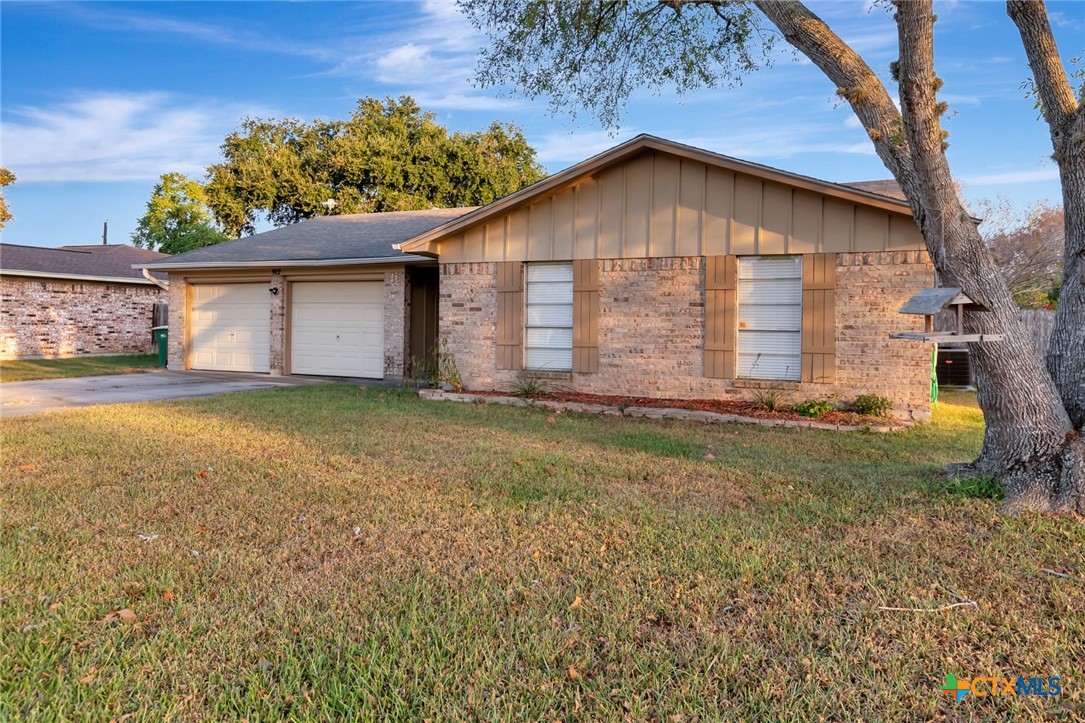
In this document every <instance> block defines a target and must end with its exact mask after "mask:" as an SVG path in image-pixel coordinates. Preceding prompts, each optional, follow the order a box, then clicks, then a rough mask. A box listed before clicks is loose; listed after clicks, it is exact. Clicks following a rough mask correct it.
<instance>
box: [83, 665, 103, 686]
mask: <svg viewBox="0 0 1085 723" xmlns="http://www.w3.org/2000/svg"><path fill="white" fill-rule="evenodd" d="M97 677H98V669H97V668H96V667H94V666H93V665H92V666H90V672H89V673H87V674H86V675H84V676H83V677H82V678H80V679H79V682H80V683H83V684H84V685H86V684H89V683H93V682H94V679H95V678H97Z"/></svg>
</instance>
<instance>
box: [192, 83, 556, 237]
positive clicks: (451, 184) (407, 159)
mask: <svg viewBox="0 0 1085 723" xmlns="http://www.w3.org/2000/svg"><path fill="white" fill-rule="evenodd" d="M222 153H223V157H224V159H223V161H222V162H221V163H217V164H215V165H212V166H211V167H209V168H208V178H209V181H208V184H207V188H206V193H207V202H208V205H209V206H210V207H211V209H212V210H213V211H214V214H215V216H216V218H217V219H218V221H219V222H220V223H221V224H222V226H223V228H224V229H225V230H226V232H227V233H229V234H233V235H237V234H240V233H251V232H253V230H254V223H255V222H256V221H257V220H258V219H260V218H261V217H263V218H266V219H267V220H269V221H271V223H273V224H275V225H276V226H282V225H285V224H289V223H294V222H296V221H300V220H302V219H306V218H310V217H313V216H318V215H323V214H328V213H335V214H347V213H368V212H374V211H404V210H413V209H424V208H431V207H434V206H438V207H456V206H477V205H482V204H486V203H489V202H491V201H494V200H496V199H498V198H501V197H502V196H505V195H508V194H509V193H512V192H514V191H517V190H519V189H521V188H523V187H524V186H527V185H530V184H532V183H535V182H536V181H538V180H540V179H542V178H543V177H544V175H545V174H544V172H543V169H542V167H541V166H540V165H539V164H538V163H536V161H535V150H534V149H533V148H532V147H531V146H530V145H528V143H527V140H526V139H525V138H524V135H523V133H522V132H521V131H520V130H519V129H518V128H517V127H516V126H514V125H510V124H502V123H497V122H495V123H492V124H491V125H490V126H489V127H488V128H486V129H485V130H483V131H476V132H473V133H463V132H458V131H457V132H449V130H448V129H447V128H445V127H444V126H442V125H441V124H439V123H438V122H437V119H436V117H435V116H434V115H433V114H432V113H429V112H424V111H423V110H422V109H421V108H420V107H419V106H418V104H417V103H415V101H414V100H413V99H411V98H410V97H407V96H404V97H401V98H398V99H392V98H389V99H387V100H385V101H383V102H382V101H380V100H377V99H375V98H364V99H362V100H360V101H359V102H358V105H357V108H356V109H355V110H354V112H353V113H352V114H351V116H350V117H349V118H347V119H346V120H331V121H325V120H320V119H317V120H312V121H303V120H299V119H296V118H287V119H280V120H276V119H266V120H265V119H259V118H250V119H246V120H245V121H244V122H243V123H242V124H241V128H240V129H239V130H238V131H236V132H234V133H231V134H230V135H229V136H227V137H226V140H225V141H224V142H223V144H222ZM329 201H331V202H333V203H329Z"/></svg>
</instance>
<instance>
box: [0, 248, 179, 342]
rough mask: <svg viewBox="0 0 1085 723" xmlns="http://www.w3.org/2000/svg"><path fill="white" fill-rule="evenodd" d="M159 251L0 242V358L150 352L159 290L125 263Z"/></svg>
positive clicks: (149, 257) (163, 296)
mask: <svg viewBox="0 0 1085 723" xmlns="http://www.w3.org/2000/svg"><path fill="white" fill-rule="evenodd" d="M165 258H169V257H168V256H167V255H166V254H160V253H157V252H154V251H147V250H145V249H137V248H134V247H132V246H128V245H125V244H109V245H104V244H99V245H94V246H62V247H60V248H42V247H37V246H21V245H17V244H0V359H16V358H33V357H58V356H74V355H80V354H142V353H147V352H150V351H152V349H153V346H152V339H151V323H152V318H153V317H152V315H153V311H154V304H155V303H156V302H165V301H167V298H166V292H165V291H164V290H163V289H162V288H159V287H158V286H156V285H155V284H154V283H152V282H151V281H148V280H147V279H146V278H144V276H143V274H142V272H141V271H139V270H138V269H133V268H132V265H133V264H138V263H145V262H149V261H159V260H161V259H165ZM163 278H164V277H163Z"/></svg>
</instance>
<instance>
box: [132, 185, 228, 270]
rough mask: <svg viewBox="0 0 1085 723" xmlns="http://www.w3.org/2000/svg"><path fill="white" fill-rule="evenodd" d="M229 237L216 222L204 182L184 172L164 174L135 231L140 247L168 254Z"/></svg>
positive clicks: (137, 244) (133, 234) (135, 241)
mask: <svg viewBox="0 0 1085 723" xmlns="http://www.w3.org/2000/svg"><path fill="white" fill-rule="evenodd" d="M229 238H230V237H229V236H227V235H226V234H225V233H223V232H222V231H221V230H220V229H219V228H218V227H217V226H216V225H215V219H214V217H213V216H212V215H211V210H210V209H209V208H208V207H207V202H206V198H205V195H204V187H203V185H202V184H201V183H200V182H199V181H194V180H192V179H190V178H188V177H187V176H185V175H183V174H180V173H166V174H163V176H162V177H161V178H160V179H159V181H158V183H156V184H155V187H154V190H153V191H151V199H150V200H149V201H147V211H146V213H144V214H143V217H142V218H141V219H140V220H139V224H138V225H137V226H136V230H135V231H134V232H133V233H132V243H133V244H135V245H136V246H141V247H143V248H147V249H153V250H155V251H161V252H162V253H165V254H180V253H184V252H185V251H191V250H193V249H198V248H202V247H204V246H211V245H212V244H217V243H221V242H223V241H228V240H229Z"/></svg>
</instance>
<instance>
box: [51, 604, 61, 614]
mask: <svg viewBox="0 0 1085 723" xmlns="http://www.w3.org/2000/svg"><path fill="white" fill-rule="evenodd" d="M59 607H60V603H58V602H55V603H53V604H52V605H50V606H49V612H51V613H52V612H56V610H57V608H59Z"/></svg>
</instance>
